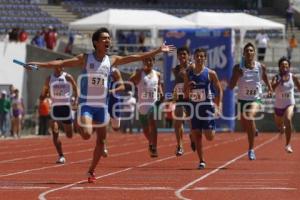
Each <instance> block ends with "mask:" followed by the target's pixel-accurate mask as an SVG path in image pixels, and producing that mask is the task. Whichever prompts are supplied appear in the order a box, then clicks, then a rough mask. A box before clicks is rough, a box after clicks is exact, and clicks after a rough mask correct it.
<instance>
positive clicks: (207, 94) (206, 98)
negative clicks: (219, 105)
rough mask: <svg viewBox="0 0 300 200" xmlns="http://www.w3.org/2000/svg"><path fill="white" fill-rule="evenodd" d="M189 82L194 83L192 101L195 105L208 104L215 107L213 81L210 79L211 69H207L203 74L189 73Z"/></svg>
mask: <svg viewBox="0 0 300 200" xmlns="http://www.w3.org/2000/svg"><path fill="white" fill-rule="evenodd" d="M188 78H189V81H190V82H191V81H193V82H194V83H195V84H193V86H192V88H191V90H190V100H191V102H193V103H206V105H207V103H208V104H209V105H213V95H212V91H211V88H212V87H211V80H210V79H209V69H208V68H207V67H205V68H204V69H203V70H202V72H201V73H199V74H196V73H195V72H194V70H190V71H189V73H188Z"/></svg>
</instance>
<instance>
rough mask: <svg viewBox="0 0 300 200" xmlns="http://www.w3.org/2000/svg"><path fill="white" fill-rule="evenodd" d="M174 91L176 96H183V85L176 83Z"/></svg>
mask: <svg viewBox="0 0 300 200" xmlns="http://www.w3.org/2000/svg"><path fill="white" fill-rule="evenodd" d="M174 91H175V93H176V94H177V95H183V94H184V91H183V83H177V84H176V86H175V88H174Z"/></svg>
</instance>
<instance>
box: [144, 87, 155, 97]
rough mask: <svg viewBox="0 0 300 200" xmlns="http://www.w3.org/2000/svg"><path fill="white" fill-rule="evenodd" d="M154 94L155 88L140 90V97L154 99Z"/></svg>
mask: <svg viewBox="0 0 300 200" xmlns="http://www.w3.org/2000/svg"><path fill="white" fill-rule="evenodd" d="M155 94H156V88H153V89H148V90H146V91H143V92H142V96H141V98H142V99H154V98H155Z"/></svg>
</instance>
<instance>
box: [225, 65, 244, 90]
mask: <svg viewBox="0 0 300 200" xmlns="http://www.w3.org/2000/svg"><path fill="white" fill-rule="evenodd" d="M240 76H241V69H240V65H239V64H237V65H235V66H234V67H233V69H232V76H231V79H230V81H229V84H228V88H229V89H231V90H232V89H233V88H234V87H235V86H236V84H237V82H238V80H239V78H240Z"/></svg>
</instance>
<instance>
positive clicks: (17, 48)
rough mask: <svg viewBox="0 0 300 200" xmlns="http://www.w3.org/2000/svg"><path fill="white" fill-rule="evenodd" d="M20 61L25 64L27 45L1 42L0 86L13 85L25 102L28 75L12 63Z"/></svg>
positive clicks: (20, 67)
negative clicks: (14, 60)
mask: <svg viewBox="0 0 300 200" xmlns="http://www.w3.org/2000/svg"><path fill="white" fill-rule="evenodd" d="M13 59H18V60H20V61H23V62H25V59H26V44H25V43H15V42H10V43H7V42H3V41H1V42H0V84H5V85H11V84H13V85H14V86H15V87H16V88H17V89H18V90H19V91H20V94H21V95H22V97H23V98H24V101H25V102H26V100H27V94H26V89H25V87H26V85H25V84H24V83H26V75H25V72H24V68H23V67H22V66H19V65H16V64H14V63H13V62H12V60H13Z"/></svg>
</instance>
